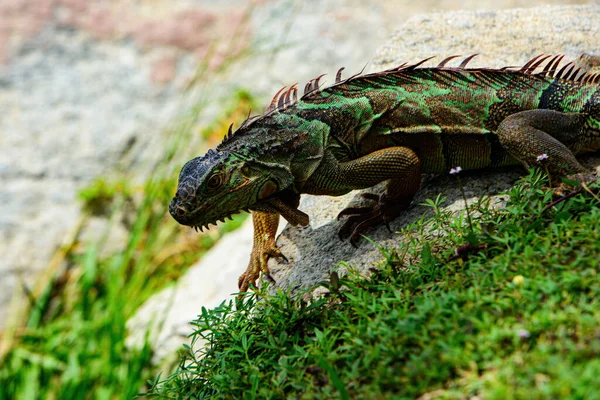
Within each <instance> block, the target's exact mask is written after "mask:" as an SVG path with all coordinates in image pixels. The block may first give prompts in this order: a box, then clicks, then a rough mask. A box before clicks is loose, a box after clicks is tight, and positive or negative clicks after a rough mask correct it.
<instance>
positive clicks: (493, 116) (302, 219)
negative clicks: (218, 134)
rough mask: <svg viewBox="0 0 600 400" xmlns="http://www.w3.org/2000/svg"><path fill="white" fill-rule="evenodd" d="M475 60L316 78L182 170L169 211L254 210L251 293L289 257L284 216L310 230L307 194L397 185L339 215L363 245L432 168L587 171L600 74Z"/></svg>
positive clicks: (541, 63)
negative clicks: (327, 81) (283, 245)
mask: <svg viewBox="0 0 600 400" xmlns="http://www.w3.org/2000/svg"><path fill="white" fill-rule="evenodd" d="M469 59H470V58H469ZM469 59H467V60H465V62H463V64H461V66H460V67H458V68H448V67H445V66H444V64H445V61H447V60H445V61H444V62H442V64H440V65H439V66H438V67H434V68H419V67H418V66H419V65H420V63H419V64H415V65H410V66H403V67H399V68H397V69H393V70H389V71H384V72H380V73H375V74H369V75H359V76H354V77H351V78H348V79H346V80H343V81H342V80H341V79H340V77H339V75H340V74H339V73H338V77H337V79H336V84H334V85H332V86H330V87H327V88H324V89H320V88H319V82H318V79H315V80H313V81H311V82H309V83H308V84H307V87H306V88H305V94H304V95H303V96H302V97H301V98H300V99H297V98H296V97H297V89H296V88H295V86H294V87H292V88H290V89H287V90H283V91H280V92H279V93H278V94H277V95H276V96H275V98H274V99H273V102H272V103H271V106H270V107H269V110H268V111H267V112H266V113H265V114H264V115H261V116H257V117H252V118H249V119H248V120H246V121H245V122H244V123H243V124H242V125H241V126H240V128H238V129H237V130H236V131H235V132H234V133H231V132H229V134H228V135H227V137H226V138H225V139H224V141H223V142H222V143H221V144H220V145H219V146H217V148H216V149H214V150H210V151H209V152H208V153H207V154H206V155H204V156H203V157H197V158H194V159H192V160H190V161H189V162H188V163H186V164H185V165H184V167H183V168H182V170H181V174H180V176H179V187H178V189H177V193H176V195H175V197H174V198H173V200H172V202H171V204H170V212H171V215H173V217H174V218H175V219H176V220H177V221H178V222H180V223H181V224H184V225H189V226H195V227H200V228H201V229H202V228H203V227H206V226H208V224H211V223H216V221H217V220H223V219H224V218H225V217H229V216H231V214H234V213H237V212H239V211H241V210H252V211H253V213H252V215H253V221H254V247H253V250H252V254H251V259H250V263H249V266H248V268H247V270H246V272H245V273H244V274H243V275H242V276H241V277H240V280H239V288H240V291H241V292H244V291H246V290H247V289H248V285H249V284H255V281H256V279H257V278H258V276H259V272H260V271H263V273H265V274H267V276H269V275H268V273H269V269H268V267H267V261H268V259H269V257H282V254H281V252H280V251H279V250H278V248H277V246H276V244H275V233H276V230H277V224H278V221H279V215H282V216H283V217H284V218H285V219H287V221H288V222H289V223H291V224H292V225H298V224H301V225H306V224H308V216H307V215H306V214H304V213H303V212H301V211H299V210H298V203H299V199H300V194H302V193H308V194H317V195H332V196H338V195H342V194H345V193H348V192H349V191H351V190H354V189H364V188H368V187H371V186H374V185H376V184H378V183H380V182H382V181H387V182H388V183H387V190H386V192H385V193H384V194H383V195H382V196H375V195H369V194H367V195H365V197H366V198H368V199H371V200H373V206H371V207H366V208H353V209H346V210H343V211H342V212H341V213H340V216H348V218H347V220H346V222H345V223H344V225H343V226H342V228H341V230H340V237H342V238H344V237H350V240H351V241H352V242H353V243H354V241H355V240H356V239H357V238H358V237H359V236H360V234H361V232H363V231H364V230H365V229H366V228H368V227H370V226H373V225H376V224H379V223H381V222H385V223H387V222H388V221H390V220H392V219H393V218H395V217H396V216H397V215H398V214H399V213H400V212H401V211H402V210H403V209H405V208H407V207H408V206H409V204H410V202H411V201H412V199H413V197H414V195H415V193H416V192H417V190H418V189H419V185H420V180H421V174H422V173H443V172H447V171H448V170H449V169H451V168H453V167H456V166H460V167H461V168H462V169H465V170H470V169H480V168H494V167H500V166H506V165H513V164H519V163H521V164H523V165H525V166H527V167H529V166H543V167H544V168H546V169H547V170H548V171H549V172H550V173H551V174H553V175H559V176H568V175H578V176H583V175H582V174H584V173H585V172H586V170H585V169H584V168H583V167H582V166H581V165H580V164H579V162H578V161H577V159H576V158H575V155H576V154H580V153H583V152H586V151H597V150H599V149H600V84H599V82H600V75H599V74H593V73H589V72H588V73H584V72H581V71H578V70H577V69H576V68H573V67H572V63H568V64H566V66H565V67H563V68H561V69H559V68H558V65H559V63H560V62H561V60H562V56H556V57H552V58H550V57H549V56H547V57H536V58H534V59H533V60H531V61H530V62H529V63H527V64H526V65H525V66H524V67H523V68H522V69H520V70H518V71H514V70H508V69H485V68H477V69H467V68H465V67H464V66H465V65H466V62H468V60H469ZM542 68H543V70H542ZM540 70H542V71H541V72H536V73H534V71H540ZM540 156H541V157H540Z"/></svg>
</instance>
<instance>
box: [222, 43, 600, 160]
mask: <svg viewBox="0 0 600 400" xmlns="http://www.w3.org/2000/svg"><path fill="white" fill-rule="evenodd" d="M477 55H478V54H472V55H470V56H468V57H466V58H464V59H463V61H462V62H461V63H460V64H459V65H458V67H448V66H447V64H448V63H449V62H450V61H452V60H454V59H456V58H459V57H460V56H459V55H453V56H450V57H447V58H445V59H443V60H442V61H441V62H440V63H439V64H438V65H437V66H435V67H431V68H430V69H433V70H448V71H461V70H466V71H471V72H481V73H486V72H494V71H504V72H507V73H516V74H518V73H520V74H526V75H532V76H538V77H541V78H545V77H547V78H554V79H560V80H566V81H573V82H580V83H585V84H598V83H600V73H593V72H587V71H583V72H582V69H581V68H580V67H576V65H575V63H574V62H573V61H570V62H568V63H566V64H565V65H563V66H562V67H561V68H560V70H558V72H557V69H558V67H559V65H560V64H561V62H562V61H563V59H564V57H565V55H564V54H557V55H554V56H552V55H544V54H539V55H537V56H535V57H533V58H531V59H530V60H529V61H527V62H526V63H525V64H524V65H523V66H522V67H512V66H507V67H502V68H467V65H468V63H469V62H470V61H471V60H472V59H473V58H474V57H476V56H477ZM432 58H434V57H429V58H425V59H423V60H421V61H418V62H416V63H413V64H408V63H403V64H401V65H399V66H397V67H394V68H391V69H388V70H385V71H382V72H375V73H371V74H363V71H364V68H363V70H362V71H360V72H359V73H357V74H355V75H352V76H350V77H348V78H346V79H343V80H342V71H343V70H344V68H343V67H342V68H340V69H339V70H338V71H337V73H336V76H335V83H334V84H333V85H331V86H328V87H326V88H323V89H322V88H321V86H320V81H321V79H322V78H323V77H324V76H325V75H326V74H322V75H319V76H317V77H316V78H313V79H311V80H309V81H308V82H307V83H306V85H305V86H304V91H303V94H302V97H300V100H308V99H310V98H311V97H312V96H316V95H317V94H318V93H320V92H321V91H323V90H328V89H331V88H335V87H339V86H341V85H345V84H348V83H351V82H354V81H356V80H359V79H364V78H368V79H372V78H377V77H381V76H386V75H400V74H406V75H407V77H410V74H411V73H414V72H415V71H419V70H421V69H423V68H419V67H420V66H421V65H423V64H424V63H425V62H427V61H429V60H431V59H432ZM542 66H543V69H542V70H541V71H538V70H539V68H541V67H542ZM516 68H518V69H516ZM536 71H538V72H536ZM297 102H298V83H295V84H293V85H292V86H290V87H287V86H284V87H282V88H281V89H279V90H278V91H277V93H275V96H273V99H272V100H271V102H270V103H269V106H268V107H267V108H266V109H265V112H264V113H263V114H262V115H255V116H250V115H249V116H248V118H246V120H245V121H244V122H242V124H241V125H240V127H239V128H238V129H237V130H236V131H235V132H233V131H232V130H233V128H232V126H230V127H229V130H228V132H227V134H226V135H225V137H224V139H223V141H222V142H221V143H220V144H219V145H218V146H217V149H219V148H221V147H222V146H224V145H225V144H227V143H229V142H230V141H231V140H232V139H233V138H234V137H236V136H243V135H244V131H245V129H247V128H248V127H250V126H251V125H252V124H253V123H254V122H256V121H259V120H261V119H264V118H266V117H268V116H270V115H272V114H274V113H277V112H280V111H282V110H284V109H286V108H289V107H291V106H293V105H294V104H296V103H297Z"/></svg>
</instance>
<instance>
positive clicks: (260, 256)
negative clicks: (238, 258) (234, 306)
mask: <svg viewBox="0 0 600 400" xmlns="http://www.w3.org/2000/svg"><path fill="white" fill-rule="evenodd" d="M271 257H278V258H282V259H283V260H284V261H285V262H288V259H287V257H286V256H285V255H284V254H283V253H282V252H281V250H279V248H278V247H277V245H276V244H275V239H274V238H273V239H271V240H267V241H265V242H262V243H261V246H259V247H255V248H253V249H252V254H251V255H250V263H249V264H248V268H246V271H245V272H244V273H243V274H242V275H241V276H240V278H239V279H238V287H239V290H240V292H242V293H243V292H247V291H248V287H249V286H250V285H252V286H256V280H257V279H258V277H259V275H260V272H261V271H262V273H263V276H264V277H265V278H266V279H267V280H268V281H269V282H272V283H275V279H273V277H272V276H271V272H270V271H269V266H268V261H269V258H271Z"/></svg>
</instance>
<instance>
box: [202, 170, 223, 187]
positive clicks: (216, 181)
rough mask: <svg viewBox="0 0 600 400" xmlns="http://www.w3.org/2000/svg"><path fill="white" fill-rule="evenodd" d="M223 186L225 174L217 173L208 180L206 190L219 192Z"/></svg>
mask: <svg viewBox="0 0 600 400" xmlns="http://www.w3.org/2000/svg"><path fill="white" fill-rule="evenodd" d="M222 185H223V174H222V173H220V172H215V173H214V174H212V175H211V176H210V177H209V178H208V179H207V180H206V188H207V189H208V190H209V191H213V190H217V189H218V188H220V187H221V186H222Z"/></svg>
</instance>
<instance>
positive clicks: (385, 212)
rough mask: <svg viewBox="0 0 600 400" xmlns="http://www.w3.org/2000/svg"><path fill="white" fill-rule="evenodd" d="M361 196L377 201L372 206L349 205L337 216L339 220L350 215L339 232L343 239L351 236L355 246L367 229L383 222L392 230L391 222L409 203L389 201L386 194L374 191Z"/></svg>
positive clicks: (351, 241)
mask: <svg viewBox="0 0 600 400" xmlns="http://www.w3.org/2000/svg"><path fill="white" fill-rule="evenodd" d="M361 196H362V197H364V198H365V199H367V200H372V201H375V202H376V203H375V204H374V205H373V206H371V207H348V208H345V209H343V210H342V211H341V212H340V213H339V214H338V216H337V218H338V220H339V219H340V218H342V217H346V216H347V217H348V219H347V220H346V222H345V223H344V224H343V225H342V227H341V228H340V231H339V233H338V234H339V237H340V239H342V240H344V239H346V238H350V243H351V244H352V245H353V246H355V247H356V243H357V241H358V239H359V238H360V236H361V234H362V233H363V232H364V231H365V230H367V229H368V228H370V227H372V226H376V225H379V224H380V223H381V222H383V223H385V225H386V226H387V228H388V230H389V231H390V232H391V231H392V230H391V229H390V225H389V222H390V221H392V220H393V219H394V218H396V217H397V216H398V215H399V214H400V213H401V211H402V210H404V209H406V207H407V204H402V203H398V202H391V201H389V200H388V198H387V196H386V195H385V194H382V195H380V196H379V195H376V194H372V193H363V194H362V195H361Z"/></svg>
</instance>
